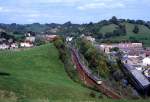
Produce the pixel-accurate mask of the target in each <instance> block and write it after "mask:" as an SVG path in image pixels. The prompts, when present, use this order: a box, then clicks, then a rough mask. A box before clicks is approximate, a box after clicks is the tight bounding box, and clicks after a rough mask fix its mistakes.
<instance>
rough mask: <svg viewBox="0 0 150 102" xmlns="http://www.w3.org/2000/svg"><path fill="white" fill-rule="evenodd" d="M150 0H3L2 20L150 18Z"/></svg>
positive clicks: (95, 20) (56, 21) (32, 21)
mask: <svg viewBox="0 0 150 102" xmlns="http://www.w3.org/2000/svg"><path fill="white" fill-rule="evenodd" d="M149 10H150V0H0V23H7V24H9V23H18V24H30V23H35V22H38V23H43V24H44V23H60V24H62V23H65V22H67V21H71V22H72V23H80V24H81V23H88V22H98V21H100V20H104V19H110V18H111V17H112V16H116V17H117V18H125V19H127V18H129V19H143V20H146V21H149V20H150V11H149Z"/></svg>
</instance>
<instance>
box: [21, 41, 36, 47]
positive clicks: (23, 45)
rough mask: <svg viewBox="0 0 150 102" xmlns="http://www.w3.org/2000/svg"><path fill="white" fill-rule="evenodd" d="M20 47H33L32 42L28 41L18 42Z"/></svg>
mask: <svg viewBox="0 0 150 102" xmlns="http://www.w3.org/2000/svg"><path fill="white" fill-rule="evenodd" d="M20 47H27V48H29V47H33V44H32V43H30V42H21V43H20Z"/></svg>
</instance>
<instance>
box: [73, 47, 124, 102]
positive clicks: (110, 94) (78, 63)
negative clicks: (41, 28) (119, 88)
mask: <svg viewBox="0 0 150 102" xmlns="http://www.w3.org/2000/svg"><path fill="white" fill-rule="evenodd" d="M72 60H73V62H74V64H75V65H76V67H77V71H78V74H79V77H80V79H81V80H82V81H83V82H84V84H85V85H87V86H89V87H96V88H97V89H98V90H99V91H100V92H102V93H103V94H104V95H106V96H107V97H109V98H112V99H121V98H122V97H121V96H120V95H119V94H117V93H116V92H114V91H113V90H111V89H110V88H109V87H108V86H106V84H105V83H104V82H102V84H98V83H97V82H96V81H95V80H94V79H93V78H92V77H91V76H89V74H88V73H87V72H86V71H85V66H84V65H83V64H81V61H80V59H79V55H78V53H77V51H76V50H75V49H72ZM87 69H88V68H87Z"/></svg>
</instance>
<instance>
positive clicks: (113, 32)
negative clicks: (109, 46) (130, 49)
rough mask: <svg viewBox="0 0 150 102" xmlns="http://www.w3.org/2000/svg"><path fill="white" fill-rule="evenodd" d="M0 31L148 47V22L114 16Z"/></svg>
mask: <svg viewBox="0 0 150 102" xmlns="http://www.w3.org/2000/svg"><path fill="white" fill-rule="evenodd" d="M0 29H3V30H4V31H6V32H8V33H13V32H16V31H17V32H19V33H20V34H23V33H25V32H28V31H32V32H36V34H59V35H64V36H79V35H81V34H85V35H91V36H94V37H95V38H96V39H97V40H98V41H108V40H109V41H113V42H119V41H133V42H143V43H144V44H145V46H150V21H143V20H130V19H117V18H116V17H115V16H114V17H112V18H111V19H109V20H102V21H100V22H98V23H92V22H90V23H88V24H72V23H71V22H66V23H64V24H55V23H51V24H39V23H33V24H25V25H19V24H15V23H13V24H0Z"/></svg>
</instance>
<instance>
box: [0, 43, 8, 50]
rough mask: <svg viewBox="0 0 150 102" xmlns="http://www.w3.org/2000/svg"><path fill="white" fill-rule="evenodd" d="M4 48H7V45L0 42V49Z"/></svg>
mask: <svg viewBox="0 0 150 102" xmlns="http://www.w3.org/2000/svg"><path fill="white" fill-rule="evenodd" d="M5 49H9V45H7V44H5V43H3V44H0V50H5Z"/></svg>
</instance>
